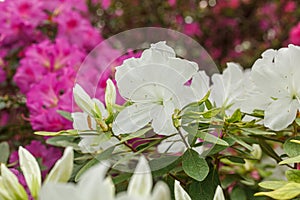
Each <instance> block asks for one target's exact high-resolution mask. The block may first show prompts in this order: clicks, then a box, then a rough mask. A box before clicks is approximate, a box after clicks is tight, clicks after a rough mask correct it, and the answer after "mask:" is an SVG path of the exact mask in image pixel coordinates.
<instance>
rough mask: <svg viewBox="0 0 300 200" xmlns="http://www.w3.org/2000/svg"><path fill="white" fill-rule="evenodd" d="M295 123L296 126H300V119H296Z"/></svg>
mask: <svg viewBox="0 0 300 200" xmlns="http://www.w3.org/2000/svg"><path fill="white" fill-rule="evenodd" d="M295 122H296V124H297V125H298V126H300V118H296V119H295Z"/></svg>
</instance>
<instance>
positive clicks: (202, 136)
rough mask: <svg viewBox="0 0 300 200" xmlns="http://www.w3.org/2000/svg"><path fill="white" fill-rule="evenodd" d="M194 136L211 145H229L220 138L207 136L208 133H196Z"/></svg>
mask: <svg viewBox="0 0 300 200" xmlns="http://www.w3.org/2000/svg"><path fill="white" fill-rule="evenodd" d="M195 136H196V137H197V138H200V139H202V140H204V141H206V142H209V143H212V144H218V145H221V146H229V144H228V143H227V142H226V141H224V140H222V139H221V138H218V137H216V136H214V135H212V134H209V133H205V132H202V131H198V133H197V134H196V135H195Z"/></svg>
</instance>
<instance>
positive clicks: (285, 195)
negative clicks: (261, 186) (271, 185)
mask: <svg viewBox="0 0 300 200" xmlns="http://www.w3.org/2000/svg"><path fill="white" fill-rule="evenodd" d="M298 195H300V183H293V182H291V183H287V184H285V185H284V186H283V187H281V188H278V189H276V190H274V191H271V192H259V193H256V194H255V196H268V197H271V198H273V199H292V198H295V197H297V196H298Z"/></svg>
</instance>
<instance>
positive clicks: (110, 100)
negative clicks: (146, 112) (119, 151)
mask: <svg viewBox="0 0 300 200" xmlns="http://www.w3.org/2000/svg"><path fill="white" fill-rule="evenodd" d="M74 98H75V101H76V103H77V105H78V106H79V107H80V108H81V109H82V110H83V111H84V112H74V113H71V117H72V119H73V128H74V129H76V130H77V131H78V133H79V135H80V137H81V141H80V142H79V144H78V145H79V147H80V150H81V151H82V152H83V153H94V152H96V151H99V150H105V149H107V148H109V147H111V146H113V145H116V144H118V142H119V141H118V140H117V139H116V138H110V137H108V136H107V135H106V134H104V133H103V134H98V132H97V122H96V119H95V118H97V120H100V121H102V123H103V125H104V126H107V125H106V124H105V122H104V121H103V120H104V119H106V118H107V117H108V114H112V112H113V108H112V106H113V104H115V101H116V89H115V87H114V85H113V83H112V81H111V80H110V79H108V81H107V88H106V93H105V101H106V104H107V106H108V108H109V112H108V111H107V110H106V109H105V107H104V105H103V103H101V102H100V101H99V100H98V99H95V98H93V99H91V97H90V96H89V95H88V94H87V93H86V92H85V91H84V89H82V87H80V85H78V84H76V86H75V87H74ZM96 106H97V107H96ZM96 113H97V115H95V114H96ZM100 115H101V116H100ZM106 128H107V127H106Z"/></svg>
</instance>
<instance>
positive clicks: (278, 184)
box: [258, 181, 288, 190]
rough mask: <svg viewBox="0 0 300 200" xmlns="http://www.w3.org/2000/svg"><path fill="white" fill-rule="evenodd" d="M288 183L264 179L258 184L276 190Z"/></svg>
mask: <svg viewBox="0 0 300 200" xmlns="http://www.w3.org/2000/svg"><path fill="white" fill-rule="evenodd" d="M287 183H288V182H287V181H264V182H261V183H259V184H258V185H259V186H260V187H262V188H265V189H269V190H276V189H278V188H281V187H283V186H284V185H286V184H287Z"/></svg>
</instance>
